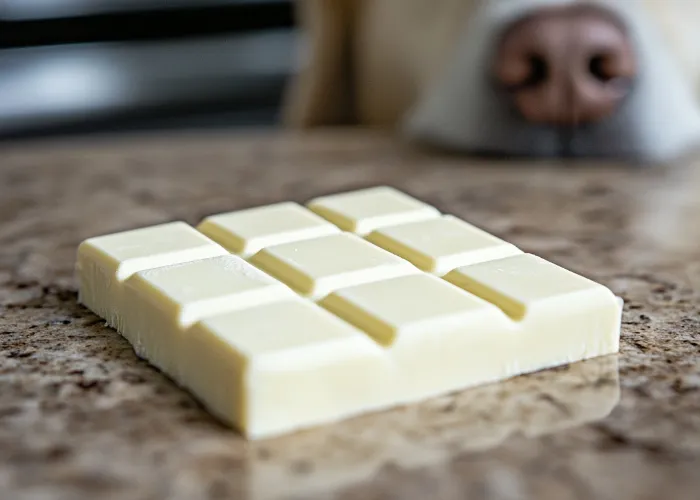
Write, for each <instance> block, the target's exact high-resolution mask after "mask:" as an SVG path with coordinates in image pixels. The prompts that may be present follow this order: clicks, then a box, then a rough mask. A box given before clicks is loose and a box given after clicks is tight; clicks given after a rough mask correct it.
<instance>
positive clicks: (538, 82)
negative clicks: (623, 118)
mask: <svg viewBox="0 0 700 500" xmlns="http://www.w3.org/2000/svg"><path fill="white" fill-rule="evenodd" d="M494 69H495V77H496V80H497V82H498V83H499V84H500V86H501V87H503V88H505V89H506V90H507V92H508V93H509V94H510V97H511V98H512V100H513V103H514V105H515V107H516V109H517V110H518V111H519V112H520V114H521V115H522V116H523V117H524V118H525V119H526V120H528V121H530V122H533V123H540V124H548V125H557V126H573V125H577V124H581V123H591V122H596V121H600V120H602V119H604V118H606V117H607V116H610V115H611V114H612V113H613V112H614V111H615V109H617V107H618V105H619V104H620V102H621V101H622V100H623V99H624V97H625V96H626V95H627V94H628V92H629V91H630V88H631V84H632V82H633V80H634V78H635V76H636V60H635V54H634V49H633V47H632V42H631V40H630V37H629V36H628V34H627V32H626V30H625V28H624V26H623V25H622V24H621V23H620V22H618V20H617V19H616V18H615V16H613V15H612V14H611V13H608V12H606V11H603V10H600V9H597V8H593V7H586V6H579V7H568V8H550V9H544V10H540V11H538V12H536V13H535V14H534V15H532V16H529V17H527V18H524V19H522V20H520V21H518V22H516V23H515V24H513V25H512V26H510V27H509V28H508V29H507V30H506V32H505V33H504V36H503V38H502V39H501V41H500V45H499V47H498V51H497V53H496V60H495V68H494Z"/></svg>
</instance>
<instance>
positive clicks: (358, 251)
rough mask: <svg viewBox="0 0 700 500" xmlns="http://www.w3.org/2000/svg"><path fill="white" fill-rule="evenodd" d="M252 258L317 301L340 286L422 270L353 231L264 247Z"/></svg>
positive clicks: (272, 273) (273, 274) (254, 261)
mask: <svg viewBox="0 0 700 500" xmlns="http://www.w3.org/2000/svg"><path fill="white" fill-rule="evenodd" d="M250 261H251V262H252V263H253V264H255V265H256V266H258V267H259V268H260V269H262V270H264V271H266V272H267V273H269V274H271V275H272V276H274V277H276V278H277V279H279V280H281V281H283V282H285V283H287V284H288V285H289V286H291V287H292V288H294V289H295V290H297V291H298V292H299V293H301V294H303V295H306V296H308V297H310V298H312V299H314V300H317V299H320V298H323V297H324V296H325V295H327V294H329V293H331V292H332V291H334V290H337V289H339V288H343V287H348V286H352V285H358V284H360V283H367V282H369V281H377V280H385V279H389V278H393V277H395V276H402V275H405V274H410V273H418V272H420V271H419V270H418V269H417V268H416V267H414V266H412V265H411V264H410V263H408V262H406V261H405V260H403V259H401V258H399V257H397V256H396V255H394V254H392V253H389V252H387V251H385V250H382V249H381V248H377V247H376V246H374V245H372V244H370V243H368V242H366V241H365V240H363V239H362V238H360V237H358V236H355V235H354V234H350V233H342V234H333V235H331V236H324V237H322V238H315V239H312V240H305V241H298V242H295V243H286V244H283V245H276V246H273V247H269V248H265V249H263V250H261V251H260V252H258V253H257V254H255V255H254V256H253V257H252V258H251V259H250Z"/></svg>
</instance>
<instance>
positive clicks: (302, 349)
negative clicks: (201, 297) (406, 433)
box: [181, 299, 394, 438]
mask: <svg viewBox="0 0 700 500" xmlns="http://www.w3.org/2000/svg"><path fill="white" fill-rule="evenodd" d="M185 353H186V356H183V358H182V364H181V366H182V369H183V377H182V380H183V383H184V384H186V386H187V387H188V388H189V389H190V390H192V391H193V392H194V393H195V394H197V395H199V397H200V399H201V400H202V401H204V402H205V404H207V406H208V407H209V408H210V409H211V411H212V413H214V414H215V415H217V416H218V417H219V418H220V419H222V420H223V421H225V422H232V423H233V424H234V425H235V426H236V427H238V428H239V429H245V431H246V434H247V435H248V436H249V437H253V438H254V437H257V436H267V435H274V434H279V433H283V432H289V431H290V430H292V429H296V428H302V427H308V426H309V425H312V424H316V423H323V422H326V421H329V420H336V419H338V418H343V417H347V416H350V415H354V414H357V413H360V412H362V411H363V410H364V409H366V408H377V407H379V406H382V405H384V404H386V401H387V400H388V399H390V398H391V384H390V382H392V381H393V380H394V377H393V370H392V367H391V366H390V365H389V363H388V360H387V359H386V357H385V356H384V351H383V349H382V348H381V347H380V346H379V345H378V344H377V343H375V342H373V341H372V340H371V339H370V338H369V337H367V335H365V334H364V333H362V332H361V331H360V330H357V329H355V328H353V327H352V326H351V325H349V324H348V323H346V322H344V321H342V320H340V319H338V318H337V317H335V316H334V315H332V314H330V313H328V312H326V311H324V310H323V309H321V308H320V307H319V306H317V305H316V304H314V303H313V302H311V301H307V300H302V299H296V300H285V301H281V302H273V303H270V304H267V305H262V306H257V307H252V308H248V309H242V310H239V311H235V312H232V313H228V314H224V315H220V316H214V317H211V318H209V319H207V320H204V321H202V322H200V323H198V324H197V325H196V326H195V327H194V328H192V329H191V331H190V332H188V335H187V336H186V337H185Z"/></svg>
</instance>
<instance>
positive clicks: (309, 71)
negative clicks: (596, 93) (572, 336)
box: [285, 0, 700, 162]
mask: <svg viewBox="0 0 700 500" xmlns="http://www.w3.org/2000/svg"><path fill="white" fill-rule="evenodd" d="M580 1H584V0H298V13H299V21H300V25H301V28H302V31H303V33H304V43H303V52H302V60H301V66H300V70H299V74H298V75H297V76H296V78H295V79H294V81H293V82H292V84H291V86H290V88H289V93H288V99H287V103H286V108H285V120H286V122H287V124H288V125H289V126H292V127H301V128H309V127H318V126H329V125H351V124H352V125H361V126H366V127H379V128H385V129H386V128H389V129H394V130H397V131H399V132H400V133H401V134H403V135H404V136H405V137H408V138H410V139H412V140H415V141H420V142H426V143H430V144H433V145H437V146H440V147H443V148H448V149H452V150H457V151H463V152H467V153H489V154H494V153H495V154H499V155H507V156H514V155H515V156H519V155H526V156H536V157H553V156H554V157H556V156H575V157H605V158H611V157H620V158H625V159H634V160H642V161H651V162H657V161H667V160H671V159H674V158H676V157H678V156H680V155H682V154H684V153H685V152H687V151H688V150H689V149H692V148H694V147H695V146H696V145H697V144H698V143H700V2H697V1H695V0H586V1H587V3H593V4H598V5H601V6H603V7H605V8H607V9H609V10H611V11H613V12H615V13H617V14H618V15H619V17H620V18H621V20H622V21H623V22H624V23H625V24H626V26H627V29H628V31H629V33H630V36H631V37H632V41H633V43H634V45H635V48H636V52H637V58H638V62H639V67H640V74H639V76H638V78H637V81H636V84H635V87H634V89H633V92H632V94H631V95H630V96H628V98H627V99H626V100H625V102H624V103H623V105H622V106H621V107H620V109H619V110H618V112H616V113H615V115H614V116H613V117H611V118H610V119H607V120H605V121H604V122H601V123H598V124H595V125H592V126H586V127H580V128H577V129H576V130H565V131H562V130H558V129H555V128H548V127H539V126H533V125H531V124H528V123H526V122H524V121H523V120H522V119H520V118H519V117H518V116H516V115H515V114H514V113H513V112H512V110H511V108H510V106H508V103H507V102H506V100H505V99H504V98H503V96H501V95H500V94H499V93H498V91H497V90H496V89H494V88H493V86H492V85H491V84H490V81H489V79H488V72H489V64H490V60H491V56H492V51H493V49H494V46H495V44H496V40H497V37H498V35H499V34H500V32H501V30H502V29H503V28H504V27H505V26H507V25H508V24H509V23H510V22H512V21H514V20H517V19H518V18H519V17H521V16H523V15H526V14H528V13H530V12H532V11H534V10H535V9H537V8H540V7H546V6H552V5H563V4H569V3H573V2H580Z"/></svg>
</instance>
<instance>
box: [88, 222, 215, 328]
mask: <svg viewBox="0 0 700 500" xmlns="http://www.w3.org/2000/svg"><path fill="white" fill-rule="evenodd" d="M226 253H227V252H226V250H225V249H224V248H222V247H221V246H219V245H217V244H216V243H214V242H213V241H211V240H210V239H209V238H207V237H206V236H204V235H202V234H201V233H199V232H197V231H195V229H194V228H192V227H190V226H188V225H187V224H185V223H184V222H170V223H166V224H160V225H157V226H152V227H146V228H141V229H134V230H131V231H124V232H121V233H116V234H110V235H105V236H96V237H94V238H90V239H87V240H85V241H84V242H82V243H81V244H80V246H79V247H78V260H77V265H76V267H77V274H78V278H79V280H80V288H79V295H80V297H79V300H80V301H81V302H82V303H83V304H85V305H86V306H87V307H89V308H90V309H91V310H92V311H93V312H95V314H98V315H99V316H101V317H102V318H104V319H105V320H106V321H107V323H108V324H109V325H110V326H112V327H115V328H116V327H118V326H119V319H120V315H121V311H120V309H121V308H120V306H119V303H120V300H121V289H122V284H123V283H124V281H125V280H126V279H127V278H129V277H130V276H131V275H132V274H134V273H136V272H138V271H142V270H144V269H152V268H154V267H160V266H167V265H169V264H179V263H181V262H189V261H192V260H197V259H205V258H207V257H214V256H217V255H225V254H226Z"/></svg>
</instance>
